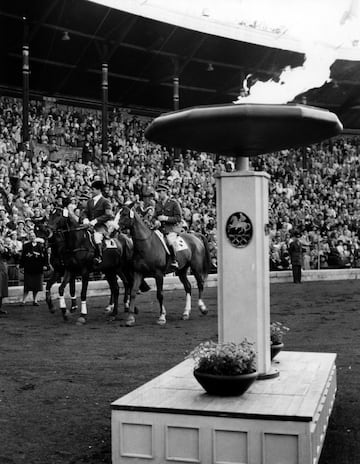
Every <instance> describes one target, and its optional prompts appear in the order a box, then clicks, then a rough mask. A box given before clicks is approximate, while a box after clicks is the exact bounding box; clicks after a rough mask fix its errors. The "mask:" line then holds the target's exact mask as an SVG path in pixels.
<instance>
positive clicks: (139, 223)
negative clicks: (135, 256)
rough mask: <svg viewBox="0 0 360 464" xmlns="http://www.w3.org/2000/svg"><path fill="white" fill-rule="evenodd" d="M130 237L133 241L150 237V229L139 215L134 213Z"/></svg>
mask: <svg viewBox="0 0 360 464" xmlns="http://www.w3.org/2000/svg"><path fill="white" fill-rule="evenodd" d="M131 232H132V234H131V235H132V238H133V240H134V241H137V242H140V241H146V239H147V238H149V237H150V235H151V234H152V231H151V230H150V229H149V227H148V226H147V225H146V224H145V223H144V222H143V220H142V219H141V217H140V216H139V215H138V214H137V213H135V219H134V223H133V227H132V231H131Z"/></svg>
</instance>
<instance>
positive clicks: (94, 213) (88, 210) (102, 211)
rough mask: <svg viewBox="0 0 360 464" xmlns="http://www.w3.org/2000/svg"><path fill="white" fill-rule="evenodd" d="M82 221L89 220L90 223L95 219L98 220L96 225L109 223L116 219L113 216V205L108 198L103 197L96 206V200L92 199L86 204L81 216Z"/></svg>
mask: <svg viewBox="0 0 360 464" xmlns="http://www.w3.org/2000/svg"><path fill="white" fill-rule="evenodd" d="M81 217H82V219H84V218H88V219H89V221H92V220H93V219H96V220H97V224H96V225H99V226H100V225H104V224H105V223H106V222H107V221H110V220H111V219H113V218H114V216H113V214H112V208H111V203H110V201H109V200H108V199H107V198H104V197H103V196H101V197H100V198H99V200H98V201H97V203H96V205H94V199H93V198H91V199H90V200H88V202H87V203H86V206H85V208H84V211H83V212H82V214H81Z"/></svg>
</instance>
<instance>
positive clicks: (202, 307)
mask: <svg viewBox="0 0 360 464" xmlns="http://www.w3.org/2000/svg"><path fill="white" fill-rule="evenodd" d="M194 276H195V279H196V283H197V286H198V290H199V299H198V308H199V311H200V312H201V314H203V315H204V316H205V315H206V314H207V313H208V309H207V307H206V304H205V303H204V301H203V299H202V295H203V292H204V284H205V278H204V276H203V275H201V274H200V273H197V272H194Z"/></svg>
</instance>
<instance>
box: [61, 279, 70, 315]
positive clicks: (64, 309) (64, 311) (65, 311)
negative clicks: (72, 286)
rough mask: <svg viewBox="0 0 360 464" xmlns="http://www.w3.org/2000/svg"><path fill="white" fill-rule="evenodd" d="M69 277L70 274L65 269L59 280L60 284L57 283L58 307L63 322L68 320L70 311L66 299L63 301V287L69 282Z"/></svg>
mask: <svg viewBox="0 0 360 464" xmlns="http://www.w3.org/2000/svg"><path fill="white" fill-rule="evenodd" d="M70 279H71V274H70V272H68V271H65V274H64V277H63V279H62V281H61V284H60V285H59V307H60V310H61V314H62V317H63V319H64V321H65V322H67V321H68V320H69V316H70V312H69V310H68V309H67V307H66V301H65V296H64V292H65V287H66V285H67V284H68V283H69V281H70Z"/></svg>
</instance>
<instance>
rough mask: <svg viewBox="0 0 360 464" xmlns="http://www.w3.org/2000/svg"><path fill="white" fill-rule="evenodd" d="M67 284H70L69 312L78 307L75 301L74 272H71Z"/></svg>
mask: <svg viewBox="0 0 360 464" xmlns="http://www.w3.org/2000/svg"><path fill="white" fill-rule="evenodd" d="M69 285H70V298H71V306H70V312H71V313H74V312H75V311H77V309H78V306H77V302H76V277H75V274H71V279H70V282H69Z"/></svg>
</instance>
